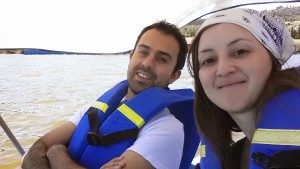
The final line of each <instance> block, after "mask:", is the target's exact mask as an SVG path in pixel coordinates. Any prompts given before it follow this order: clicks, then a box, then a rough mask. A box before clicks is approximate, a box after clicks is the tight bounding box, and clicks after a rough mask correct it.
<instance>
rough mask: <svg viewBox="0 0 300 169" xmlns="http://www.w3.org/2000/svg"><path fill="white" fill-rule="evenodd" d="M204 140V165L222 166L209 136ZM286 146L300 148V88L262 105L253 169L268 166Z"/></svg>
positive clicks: (208, 168) (219, 168)
mask: <svg viewBox="0 0 300 169" xmlns="http://www.w3.org/2000/svg"><path fill="white" fill-rule="evenodd" d="M200 142H201V145H200V153H201V160H200V168H201V169H211V168H213V169H222V166H221V160H220V159H219V157H218V156H217V155H216V154H215V153H214V150H213V148H212V146H211V144H210V143H209V142H208V140H206V139H205V138H204V136H202V137H201V140H200ZM285 150H299V151H300V91H299V90H296V89H292V90H288V91H285V92H283V93H281V94H279V95H278V96H276V97H274V98H273V99H271V100H270V101H269V102H268V103H267V104H266V105H265V107H264V108H263V109H262V113H261V117H260V121H259V122H258V124H257V129H256V130H255V132H254V135H253V138H252V141H251V148H250V154H251V156H252V158H250V166H249V169H262V168H264V167H265V168H267V167H268V166H266V165H270V163H269V162H270V161H268V160H269V159H270V158H271V157H272V155H275V154H276V153H278V152H282V151H285ZM299 160H300V159H299ZM297 162H298V161H297Z"/></svg>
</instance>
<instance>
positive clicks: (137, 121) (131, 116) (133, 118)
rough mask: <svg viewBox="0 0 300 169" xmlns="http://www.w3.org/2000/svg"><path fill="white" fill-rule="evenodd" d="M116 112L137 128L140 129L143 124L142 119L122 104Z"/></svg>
mask: <svg viewBox="0 0 300 169" xmlns="http://www.w3.org/2000/svg"><path fill="white" fill-rule="evenodd" d="M118 110H119V111H120V112H121V113H122V114H124V115H125V116H126V117H127V118H128V119H129V120H131V121H132V122H133V123H134V124H135V125H136V126H137V127H138V128H141V127H142V126H143V125H144V124H145V121H144V119H143V118H142V117H141V116H140V115H139V114H137V113H136V112H135V111H133V110H132V109H131V108H130V107H128V106H126V105H125V104H122V105H121V106H120V107H119V108H118Z"/></svg>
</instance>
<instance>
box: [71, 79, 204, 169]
mask: <svg viewBox="0 0 300 169" xmlns="http://www.w3.org/2000/svg"><path fill="white" fill-rule="evenodd" d="M127 90H128V82H127V80H125V81H122V82H120V83H118V84H117V85H115V86H114V87H113V88H112V89H110V90H108V91H107V92H106V93H104V94H103V95H102V96H101V97H100V98H99V99H98V100H97V101H95V102H94V103H93V104H92V106H91V107H90V108H89V109H88V111H87V112H86V113H85V115H84V116H83V117H82V118H81V120H80V122H79V124H78V126H77V127H76V129H75V132H74V134H73V136H72V138H71V141H70V144H69V148H68V150H69V153H70V155H71V157H72V158H73V160H74V161H76V162H78V163H79V164H80V165H82V166H84V167H86V168H89V169H94V168H95V169H96V168H97V169H99V168H100V167H101V166H102V165H104V164H105V163H107V162H109V161H110V160H111V159H113V158H115V157H118V156H120V155H121V154H122V153H123V152H124V151H125V150H126V149H127V148H128V147H130V146H131V145H132V144H133V143H134V141H135V140H136V137H137V135H138V132H139V129H141V127H143V126H144V125H145V123H147V122H148V120H149V119H150V118H151V117H153V116H154V115H155V114H157V113H159V112H160V111H162V110H163V109H164V108H168V109H169V110H170V112H171V114H173V115H174V116H175V117H176V118H177V119H178V120H179V121H181V122H182V123H183V125H184V134H185V138H184V146H183V155H182V159H181V163H180V169H186V168H188V167H189V166H190V165H191V162H192V160H193V158H194V156H195V154H196V151H197V148H198V146H199V142H200V138H199V135H198V132H197V129H196V126H195V123H194V117H193V100H194V92H193V91H192V90H191V89H178V90H169V89H167V90H166V89H162V88H158V87H151V88H149V89H146V90H144V91H143V92H141V93H139V94H138V95H136V96H135V97H134V98H132V99H131V100H129V101H127V102H125V103H123V104H121V105H120V101H121V100H122V99H123V98H124V96H125V95H126V94H127Z"/></svg>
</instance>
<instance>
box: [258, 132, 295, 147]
mask: <svg viewBox="0 0 300 169" xmlns="http://www.w3.org/2000/svg"><path fill="white" fill-rule="evenodd" d="M252 143H258V144H272V145H293V146H300V130H287V129H261V128H259V129H257V130H256V131H255V132H254V135H253V139H252Z"/></svg>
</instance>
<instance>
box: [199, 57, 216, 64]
mask: <svg viewBox="0 0 300 169" xmlns="http://www.w3.org/2000/svg"><path fill="white" fill-rule="evenodd" d="M214 61H215V60H214V59H213V58H209V59H206V60H205V61H203V62H202V65H209V64H212V63H214Z"/></svg>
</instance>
